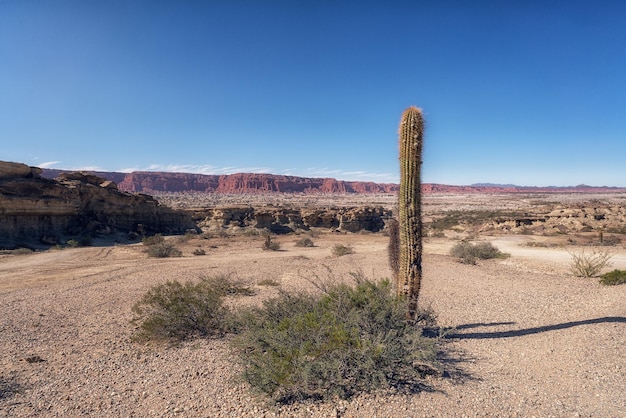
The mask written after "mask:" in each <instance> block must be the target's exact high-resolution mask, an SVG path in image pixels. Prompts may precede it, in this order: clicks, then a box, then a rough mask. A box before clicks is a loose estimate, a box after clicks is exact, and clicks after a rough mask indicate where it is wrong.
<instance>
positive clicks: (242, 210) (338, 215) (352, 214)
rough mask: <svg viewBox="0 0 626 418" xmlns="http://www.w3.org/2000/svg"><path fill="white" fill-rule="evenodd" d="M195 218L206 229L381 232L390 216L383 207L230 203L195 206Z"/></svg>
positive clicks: (279, 231)
mask: <svg viewBox="0 0 626 418" xmlns="http://www.w3.org/2000/svg"><path fill="white" fill-rule="evenodd" d="M193 213H194V214H193V218H194V220H195V221H197V223H198V226H199V227H201V228H202V229H204V230H222V229H225V228H226V229H229V228H230V229H232V228H245V227H252V228H257V229H263V230H268V231H270V232H272V233H277V234H281V233H289V232H294V231H297V230H309V229H311V228H327V229H334V230H337V231H340V232H358V231H361V230H364V231H370V232H379V231H382V230H383V229H384V228H385V222H386V221H387V220H388V219H389V218H390V217H391V211H390V210H388V209H384V208H383V207H350V208H337V207H334V208H325V209H320V208H314V209H307V208H303V209H296V208H285V207H261V208H253V207H250V206H229V207H217V208H211V209H196V210H195V211H194V212H193Z"/></svg>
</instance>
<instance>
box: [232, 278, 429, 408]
mask: <svg viewBox="0 0 626 418" xmlns="http://www.w3.org/2000/svg"><path fill="white" fill-rule="evenodd" d="M323 290H324V293H323V294H322V295H321V296H313V295H311V294H306V293H298V294H293V293H286V292H281V293H280V296H278V297H277V298H274V299H270V300H267V301H265V303H264V304H263V306H262V307H261V308H250V309H249V310H248V311H247V312H244V313H242V315H241V316H240V326H241V328H240V331H241V335H240V336H239V337H238V338H237V339H236V346H237V347H238V348H239V354H240V359H241V362H242V363H243V365H244V378H245V379H246V381H247V382H249V383H250V384H251V385H252V386H253V387H254V388H256V389H257V390H259V391H260V392H262V393H265V394H267V395H269V396H270V397H272V398H273V399H274V400H276V401H278V402H287V401H291V400H297V399H305V398H316V399H332V398H333V397H335V396H338V397H341V398H349V397H351V396H353V395H355V394H357V393H359V392H370V391H374V390H377V389H383V388H408V389H411V388H415V387H416V385H419V382H420V379H421V377H422V372H423V371H424V370H425V369H428V370H432V367H433V365H434V364H435V348H434V342H433V340H432V339H427V338H425V337H422V329H421V328H420V327H419V326H417V325H416V324H415V323H414V322H410V321H407V320H406V319H405V316H406V311H407V306H406V303H404V301H403V300H402V299H398V298H397V297H396V295H395V291H394V287H393V286H392V285H391V284H390V282H389V281H386V280H385V281H380V282H372V281H368V280H364V279H360V278H359V279H357V283H356V285H355V286H349V285H345V284H334V285H329V286H327V287H324V288H323ZM425 365H428V366H425Z"/></svg>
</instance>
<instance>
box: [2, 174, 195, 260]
mask: <svg viewBox="0 0 626 418" xmlns="http://www.w3.org/2000/svg"><path fill="white" fill-rule="evenodd" d="M41 172H42V170H41V169H40V168H36V167H29V166H27V165H25V164H20V163H10V162H2V161H0V248H12V247H15V246H16V245H30V244H49V245H52V244H56V243H61V242H62V240H66V239H69V238H72V237H82V238H85V237H89V238H97V237H104V236H109V237H112V236H114V235H115V234H119V233H121V234H128V233H134V234H139V235H143V234H154V233H184V232H185V231H186V230H188V229H195V228H196V225H195V224H194V222H193V221H192V219H191V216H190V215H189V214H188V213H185V212H181V211H176V210H173V209H170V208H168V207H164V206H160V205H159V204H158V202H157V201H156V200H155V199H154V198H152V197H151V196H147V195H142V194H130V193H124V192H122V191H120V190H118V188H117V186H116V184H115V182H113V181H111V180H107V179H104V178H102V177H98V176H96V175H93V174H85V173H65V174H61V175H59V177H58V178H57V179H56V180H51V179H47V178H43V177H42V176H41Z"/></svg>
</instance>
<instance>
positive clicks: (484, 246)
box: [450, 241, 508, 264]
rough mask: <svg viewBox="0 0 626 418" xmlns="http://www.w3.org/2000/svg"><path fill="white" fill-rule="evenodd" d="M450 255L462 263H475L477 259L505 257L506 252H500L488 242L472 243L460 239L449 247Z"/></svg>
mask: <svg viewBox="0 0 626 418" xmlns="http://www.w3.org/2000/svg"><path fill="white" fill-rule="evenodd" d="M450 255H451V256H453V257H456V258H458V259H459V261H460V262H461V263H464V264H476V260H477V259H481V260H488V259H492V258H503V257H507V256H508V254H505V253H503V252H500V250H498V248H496V247H495V246H494V245H493V244H492V243H490V242H479V243H477V244H472V243H470V242H467V241H461V242H459V243H458V244H455V245H454V246H453V247H452V248H451V249H450Z"/></svg>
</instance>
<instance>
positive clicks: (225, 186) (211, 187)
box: [42, 168, 398, 194]
mask: <svg viewBox="0 0 626 418" xmlns="http://www.w3.org/2000/svg"><path fill="white" fill-rule="evenodd" d="M64 172H67V171H66V170H54V169H45V168H44V169H43V173H42V176H44V177H48V178H55V177H57V176H59V175H60V174H61V173H64ZM92 174H96V175H98V176H100V177H103V178H105V179H107V180H111V181H113V182H115V183H116V184H117V187H118V189H119V190H122V191H126V192H142V193H148V194H150V193H154V192H202V193H395V192H396V191H397V190H398V185H397V184H385V183H373V182H362V181H343V180H336V179H333V178H307V177H296V176H283V175H276V174H256V173H240V174H227V175H206V174H192V173H171V172H152V171H150V172H148V171H142V172H133V173H117V172H92Z"/></svg>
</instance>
